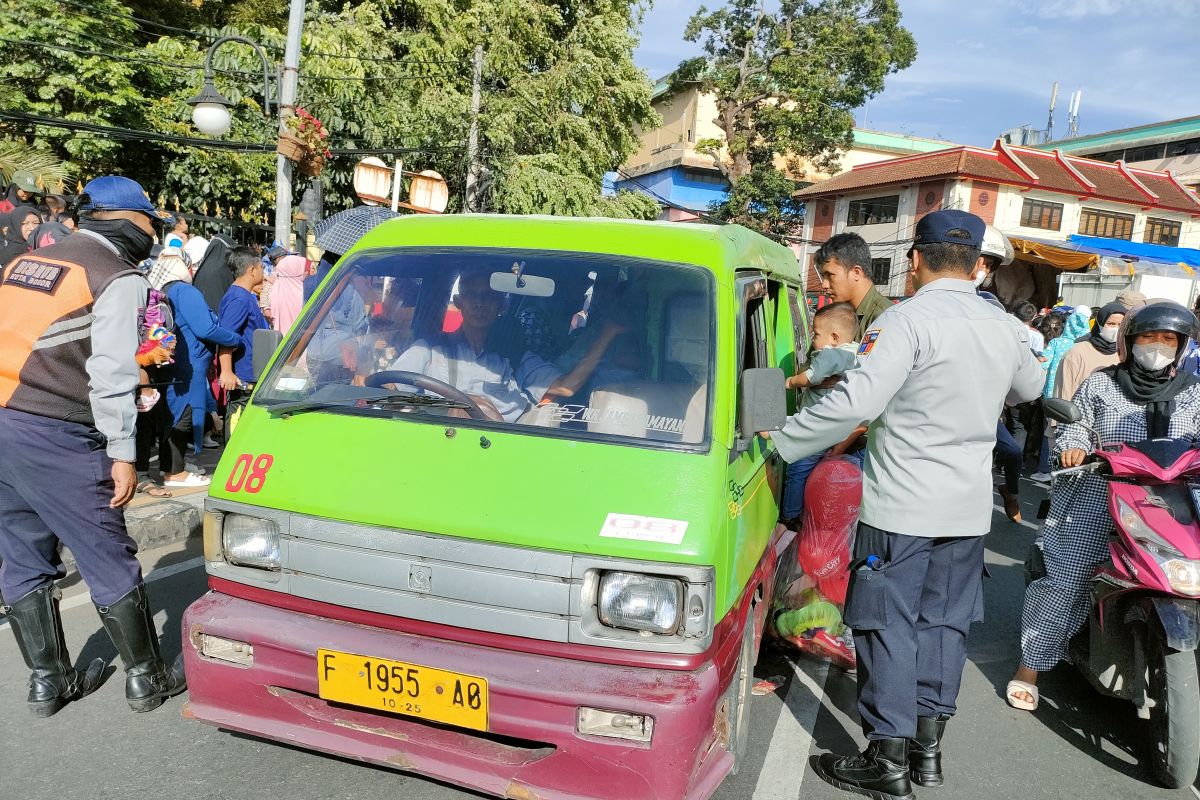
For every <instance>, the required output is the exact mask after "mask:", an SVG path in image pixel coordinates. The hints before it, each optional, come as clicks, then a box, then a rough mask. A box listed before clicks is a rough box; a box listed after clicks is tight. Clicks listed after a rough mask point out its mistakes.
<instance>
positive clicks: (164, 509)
mask: <svg viewBox="0 0 1200 800" xmlns="http://www.w3.org/2000/svg"><path fill="white" fill-rule="evenodd" d="M206 496H207V492H199V493H196V494H194V495H186V496H184V498H183V499H174V498H163V499H161V500H155V501H154V502H152V503H145V504H143V505H138V506H132V507H130V508H126V509H125V527H126V528H127V529H128V530H129V535H130V536H131V537H132V538H133V540H134V541H135V542H137V546H138V550H139V551H143V550H150V549H153V548H156V547H163V546H165V545H169V544H175V543H176V542H182V541H184V540H185V539H190V538H191V537H193V536H197V537H198V536H200V535H201V533H202V531H203V522H204V498H205V497H206ZM193 498H194V501H193V502H189V501H192V500H193ZM62 560H63V566H64V567H66V569H67V570H68V571H71V570H74V569H75V556H74V555H72V554H71V552H70V551H69V550H67V549H66V548H65V547H64V548H63V550H62Z"/></svg>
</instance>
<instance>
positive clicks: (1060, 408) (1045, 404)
mask: <svg viewBox="0 0 1200 800" xmlns="http://www.w3.org/2000/svg"><path fill="white" fill-rule="evenodd" d="M1042 408H1043V409H1045V411H1046V416H1047V417H1049V418H1050V419H1052V420H1054V421H1055V422H1061V423H1063V424H1064V425H1070V424H1071V423H1074V422H1079V420H1081V419H1083V414H1081V413H1079V407H1078V406H1076V405H1075V404H1074V403H1072V402H1071V401H1070V400H1062V399H1060V398H1057V397H1051V398H1049V399H1046V400H1043V401H1042Z"/></svg>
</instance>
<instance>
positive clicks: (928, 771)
mask: <svg viewBox="0 0 1200 800" xmlns="http://www.w3.org/2000/svg"><path fill="white" fill-rule="evenodd" d="M949 720H950V715H949V714H939V715H938V716H936V717H917V735H916V736H915V737H913V738H912V739H909V741H908V776H909V777H910V778H912V782H913V783H915V784H917V785H918V786H927V787H933V786H941V785H942V782H943V781H942V736H943V734H945V732H946V723H947V722H948V721H949Z"/></svg>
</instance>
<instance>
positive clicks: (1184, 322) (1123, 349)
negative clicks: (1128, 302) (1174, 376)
mask: <svg viewBox="0 0 1200 800" xmlns="http://www.w3.org/2000/svg"><path fill="white" fill-rule="evenodd" d="M1154 331H1170V332H1171V333H1177V334H1179V347H1178V348H1177V349H1176V350H1175V361H1174V366H1176V367H1178V366H1179V362H1181V361H1183V357H1184V355H1185V354H1186V353H1187V351H1188V340H1189V339H1195V338H1196V336H1197V334H1198V333H1200V322H1197V320H1196V315H1195V314H1193V313H1192V312H1191V311H1188V310H1187V309H1186V308H1184V307H1183V306H1181V305H1180V304H1179V303H1175V302H1172V301H1170V300H1162V301H1159V302H1155V303H1150V304H1149V305H1145V306H1142V307H1141V308H1136V309H1134V310H1133V311H1130V312H1129V313H1128V314H1126V315H1125V319H1124V321H1122V322H1121V335H1120V336H1119V337H1117V353H1118V354H1119V356H1120V358H1121V362H1122V363H1124V361H1125V360H1126V359H1127V358H1128V357H1129V355H1130V353H1132V352H1133V338H1134V337H1135V336H1138V335H1139V334H1143V333H1151V332H1154Z"/></svg>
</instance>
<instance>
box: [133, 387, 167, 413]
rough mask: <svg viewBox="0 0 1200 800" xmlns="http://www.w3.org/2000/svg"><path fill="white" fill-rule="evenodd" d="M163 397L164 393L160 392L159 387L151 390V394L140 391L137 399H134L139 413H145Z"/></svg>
mask: <svg viewBox="0 0 1200 800" xmlns="http://www.w3.org/2000/svg"><path fill="white" fill-rule="evenodd" d="M161 397H162V394H160V393H159V391H158V389H154V390H153V391H151V392H150V394H141V393H140V392H139V393H138V396H137V400H135V401H134V406H136V407H137V410H138V413H139V414H144V413H146V412H147V411H149V410H150V409H152V408H154V407H155V406H156V405H158V401H159V399H160V398H161Z"/></svg>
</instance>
